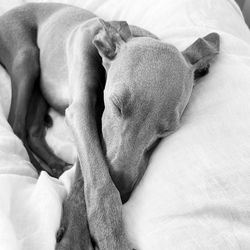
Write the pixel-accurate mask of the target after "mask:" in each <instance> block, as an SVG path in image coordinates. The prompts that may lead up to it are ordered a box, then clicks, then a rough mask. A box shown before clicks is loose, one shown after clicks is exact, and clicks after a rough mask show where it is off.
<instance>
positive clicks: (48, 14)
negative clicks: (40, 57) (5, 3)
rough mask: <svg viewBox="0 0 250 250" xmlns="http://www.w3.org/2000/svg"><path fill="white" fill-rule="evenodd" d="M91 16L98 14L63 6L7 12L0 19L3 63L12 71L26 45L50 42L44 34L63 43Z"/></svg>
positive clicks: (27, 7) (25, 7) (46, 5)
mask: <svg viewBox="0 0 250 250" xmlns="http://www.w3.org/2000/svg"><path fill="white" fill-rule="evenodd" d="M90 17H94V15H93V14H91V13H90V12H88V11H85V10H83V9H81V8H78V7H74V6H70V5H66V4H60V3H28V4H24V5H21V6H19V7H16V8H14V9H12V10H10V11H8V12H6V13H5V14H3V15H2V16H1V17H0V24H1V25H0V62H1V64H2V65H3V66H5V67H6V68H7V70H8V71H9V70H10V69H9V68H8V66H9V65H11V62H12V60H13V59H14V57H15V55H16V53H17V51H18V50H19V49H21V47H22V46H23V45H24V44H26V45H27V46H29V45H30V46H32V45H37V46H38V47H39V40H41V42H46V41H43V39H42V37H43V35H44V32H46V33H47V36H48V37H49V38H50V39H53V38H54V37H59V38H60V40H62V39H63V37H66V36H67V31H69V30H70V28H71V27H73V26H75V25H77V24H78V23H81V22H82V21H84V20H86V19H88V18H90ZM55 26H57V27H59V28H54V27H55ZM48 32H53V33H51V34H48ZM55 33H56V34H55ZM39 35H40V36H39ZM48 37H47V39H48ZM51 43H52V41H51V40H50V44H51ZM57 44H58V43H57ZM58 45H60V44H58Z"/></svg>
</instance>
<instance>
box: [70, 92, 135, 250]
mask: <svg viewBox="0 0 250 250" xmlns="http://www.w3.org/2000/svg"><path fill="white" fill-rule="evenodd" d="M95 98H96V97H95V95H91V94H87V95H85V96H84V98H83V101H82V102H81V103H74V102H73V103H72V104H71V105H70V106H69V108H68V109H67V110H66V119H67V123H68V125H69V126H70V128H71V130H72V132H73V134H74V138H75V143H76V146H77V150H78V155H79V160H80V163H81V170H82V174H83V178H84V193H85V201H86V208H87V216H88V223H89V229H90V233H91V236H92V239H93V240H94V242H95V244H96V246H97V248H98V249H101V250H105V249H107V250H112V249H113V250H117V249H121V250H126V249H131V248H130V246H129V243H128V241H127V238H126V235H125V231H124V225H123V219H122V202H121V198H120V194H119V192H118V190H117V189H116V187H115V185H114V184H113V182H112V179H111V177H110V175H109V170H108V166H107V164H106V161H105V157H104V155H103V152H102V149H101V145H100V140H99V137H98V133H97V126H96V120H95Z"/></svg>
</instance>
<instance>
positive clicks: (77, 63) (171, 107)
mask: <svg viewBox="0 0 250 250" xmlns="http://www.w3.org/2000/svg"><path fill="white" fill-rule="evenodd" d="M0 24H1V25H0V62H1V64H2V65H3V66H4V67H5V68H6V70H7V71H8V73H9V75H10V78H11V85H12V101H11V109H10V113H9V118H8V120H9V123H10V124H11V126H12V128H13V131H14V133H15V134H16V135H17V136H19V137H20V139H21V140H22V141H23V143H24V146H25V147H26V149H27V151H28V153H29V156H30V160H31V162H32V163H33V165H34V166H35V167H36V168H37V169H38V170H42V169H45V170H46V171H47V172H48V173H50V174H51V175H53V176H58V175H60V174H61V172H62V169H64V168H65V166H66V165H67V164H66V163H65V162H63V161H62V160H60V159H59V158H57V157H56V156H55V155H54V154H53V153H52V151H51V150H50V149H49V147H48V146H47V144H46V142H45V139H44V133H45V129H44V120H45V117H46V114H47V110H48V107H52V108H54V109H55V110H57V111H58V112H60V113H63V114H64V113H65V116H66V122H67V124H68V126H69V128H70V130H71V132H72V134H73V136H74V139H75V144H76V148H77V152H78V160H77V164H76V165H77V168H76V173H75V182H74V184H73V186H72V190H71V193H70V195H69V197H68V198H67V200H66V202H65V203H64V212H63V218H62V225H61V228H60V230H59V231H58V234H57V241H58V245H57V249H67V250H69V249H108V250H112V249H114V250H117V249H131V247H130V245H129V242H128V240H127V238H126V235H125V232H124V226H123V221H122V202H125V201H126V200H127V199H128V198H129V196H130V194H131V192H132V190H133V189H134V187H135V186H136V184H137V183H138V182H139V181H140V179H141V177H142V176H143V174H144V172H145V169H146V166H147V162H148V159H149V156H150V153H151V151H152V149H153V148H154V146H155V145H156V144H157V142H158V141H159V139H160V138H161V137H164V136H167V135H168V134H170V133H172V132H173V131H175V130H176V128H178V126H179V124H180V119H181V116H182V114H183V112H184V109H185V107H186V106H187V104H188V101H189V99H190V96H191V93H192V89H193V86H194V84H195V83H196V81H197V80H198V79H199V78H200V77H202V76H203V75H205V74H207V73H208V68H209V65H210V63H211V61H212V60H213V59H214V58H215V57H216V55H217V54H218V52H219V36H218V34H216V33H211V34H209V35H207V36H205V37H204V38H199V39H198V40H197V41H195V42H194V43H193V44H192V45H191V46H190V47H188V48H187V49H186V50H185V51H183V52H180V51H178V50H177V49H176V48H175V47H174V46H172V45H169V44H166V43H163V42H161V41H160V40H159V39H158V38H157V37H156V36H154V35H153V34H151V33H150V32H148V31H146V30H143V29H141V28H138V27H135V26H129V25H128V24H127V23H126V22H123V21H112V22H105V21H104V20H102V19H99V18H97V17H96V16H95V15H94V14H92V13H90V12H88V11H86V10H83V9H80V8H77V7H73V6H69V5H63V4H52V3H47V4H45V3H40V4H27V5H23V6H21V7H18V8H15V9H13V10H11V11H9V12H7V13H6V14H4V15H3V16H1V17H0ZM104 87H105V88H104ZM103 90H104V91H103ZM33 153H35V155H36V156H37V157H38V158H39V159H41V160H42V162H44V163H45V164H43V165H40V164H39V162H38V161H37V158H36V157H35V156H34V155H33Z"/></svg>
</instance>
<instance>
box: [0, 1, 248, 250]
mask: <svg viewBox="0 0 250 250" xmlns="http://www.w3.org/2000/svg"><path fill="white" fill-rule="evenodd" d="M28 2H29V1H28ZM37 2H38V1H37ZM44 2H45V1H44ZM46 2H47V1H46ZM61 2H64V3H71V4H75V5H77V6H80V7H83V8H87V9H89V10H91V11H93V12H95V13H96V14H98V15H99V16H101V17H103V18H106V19H108V20H109V19H125V20H128V22H129V23H130V24H135V25H139V26H141V27H144V28H146V29H148V30H150V31H152V32H153V33H155V34H156V35H158V36H159V37H160V38H161V39H163V40H164V41H166V42H169V43H173V44H174V45H176V46H177V47H178V48H179V49H184V48H185V47H187V46H188V45H189V44H191V43H192V42H193V41H194V40H195V39H196V38H198V37H199V36H204V35H206V34H208V33H209V32H213V31H216V32H218V33H219V34H220V35H221V53H220V55H219V57H218V60H217V61H216V63H215V64H214V65H213V66H212V67H211V71H210V73H209V75H208V76H206V77H205V78H204V79H203V80H202V81H201V82H200V84H199V85H198V86H197V87H196V88H195V90H194V93H193V95H192V99H191V102H190V105H189V106H188V108H187V110H186V113H185V115H184V117H183V119H182V126H181V128H180V129H179V130H178V131H177V132H176V133H175V134H173V135H171V136H170V137H168V138H166V139H164V140H163V141H162V143H161V144H160V146H159V147H158V148H157V149H156V151H155V152H154V154H153V156H152V159H151V161H150V165H149V167H148V170H147V171H146V174H145V176H144V177H143V180H142V181H141V183H140V184H139V186H138V187H137V188H136V190H135V192H134V193H133V195H132V197H131V199H130V200H129V201H128V202H127V203H126V204H125V205H124V219H125V223H126V229H127V233H128V236H129V238H130V240H131V242H132V243H133V245H134V247H135V248H136V249H138V250H149V249H150V250H152V249H163V250H184V249H185V250H198V249H202V250H204V249H209V250H217V249H218V250H223V249H225V250H236V249H243V250H247V249H249V246H250V131H249V128H250V116H249V114H250V104H249V100H250V84H249V79H250V66H249V64H250V33H249V30H248V29H247V27H246V25H245V23H244V21H243V18H242V15H241V13H240V10H239V8H238V7H237V5H236V4H235V3H234V1H233V0H220V1H218V0H199V1H197V0H175V1H171V0H158V1H157V2H156V1H153V0H121V1H117V0H86V1H83V2H82V1H80V0H78V1H76V0H75V1H74V0H66V1H61ZM22 3H24V1H21V0H20V1H19V0H17V1H11V2H10V1H7V0H6V1H4V0H2V1H1V2H0V11H1V12H4V11H6V10H8V9H9V8H11V7H13V6H16V5H19V4H22ZM9 84H10V82H9V78H8V75H7V74H6V73H5V71H4V70H3V69H2V68H0V104H1V105H0V249H1V250H31V249H32V250H33V249H37V250H50V249H54V244H55V233H56V229H57V227H58V226H59V222H60V215H61V203H62V200H63V199H64V198H65V195H66V194H67V190H68V189H69V185H70V182H71V180H72V179H71V177H72V173H73V171H74V169H72V170H70V171H68V172H67V173H65V174H64V175H63V176H62V177H61V178H60V180H56V179H54V178H51V177H49V176H48V175H47V174H46V173H45V172H43V173H42V174H41V175H40V176H39V177H38V175H37V174H36V171H35V170H34V169H33V167H32V166H31V164H30V163H29V162H28V156H27V153H26V151H25V149H24V147H23V146H22V143H21V142H20V140H19V139H18V138H17V137H16V136H15V135H14V134H13V133H12V131H11V128H10V126H9V125H8V123H7V121H6V116H7V113H8V107H9V101H10V85H9ZM52 114H53V117H54V120H55V122H54V123H55V126H54V128H53V129H52V130H50V131H49V133H48V136H47V139H48V141H49V143H50V145H52V146H53V148H54V149H55V151H56V152H57V153H58V155H60V156H62V157H64V158H65V159H67V160H69V161H73V159H74V155H75V151H74V149H73V146H72V143H71V142H70V139H69V141H67V140H66V141H65V140H63V141H62V139H61V138H63V139H64V137H62V136H61V135H62V134H63V135H65V132H64V131H65V126H64V122H63V118H62V117H60V116H58V115H57V114H56V113H54V112H53V111H52ZM69 138H70V137H69Z"/></svg>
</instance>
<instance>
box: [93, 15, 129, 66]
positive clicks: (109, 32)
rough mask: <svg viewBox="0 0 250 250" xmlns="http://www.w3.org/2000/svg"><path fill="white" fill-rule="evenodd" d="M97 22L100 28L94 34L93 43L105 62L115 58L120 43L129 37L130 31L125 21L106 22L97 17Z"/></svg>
mask: <svg viewBox="0 0 250 250" xmlns="http://www.w3.org/2000/svg"><path fill="white" fill-rule="evenodd" d="M99 22H100V23H101V25H102V28H101V29H100V30H99V31H98V33H97V34H96V35H95V37H94V39H93V44H94V45H95V47H96V48H97V50H98V52H99V54H100V56H101V57H102V59H103V62H105V61H107V60H108V61H109V60H112V59H114V58H115V56H116V55H117V53H118V51H119V49H120V47H121V45H122V44H124V43H126V42H127V41H128V39H129V38H130V37H131V31H130V29H129V26H128V24H127V22H125V21H112V22H106V21H104V20H102V19H99Z"/></svg>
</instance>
